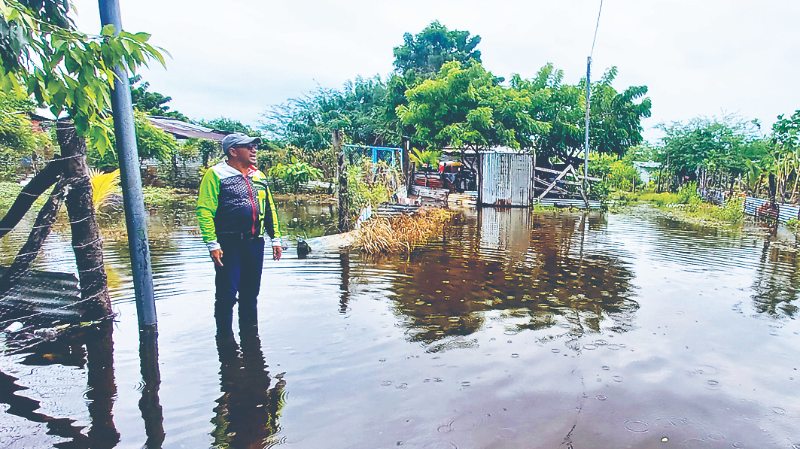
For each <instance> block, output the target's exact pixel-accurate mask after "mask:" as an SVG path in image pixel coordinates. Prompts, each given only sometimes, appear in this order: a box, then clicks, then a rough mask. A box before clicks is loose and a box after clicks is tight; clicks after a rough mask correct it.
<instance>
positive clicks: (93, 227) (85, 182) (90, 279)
mask: <svg viewBox="0 0 800 449" xmlns="http://www.w3.org/2000/svg"><path fill="white" fill-rule="evenodd" d="M56 135H57V137H58V144H59V146H60V147H61V154H62V156H64V157H69V159H66V164H65V167H64V177H65V179H66V180H68V181H69V183H70V190H69V193H67V200H66V203H67V213H68V215H69V220H70V227H71V229H72V249H73V251H75V262H76V263H77V266H78V277H79V280H80V287H81V300H82V301H84V302H85V307H84V310H85V312H84V313H85V318H86V319H89V320H96V319H100V318H104V317H106V316H109V315H111V300H110V298H109V296H108V286H107V284H106V271H105V266H104V264H103V241H102V239H101V238H100V229H99V228H98V226H97V220H96V219H95V214H94V205H93V204H92V184H91V181H90V180H89V167H88V166H87V165H86V141H85V140H84V139H83V138H82V137H80V136H78V135H77V134H76V132H75V127H74V126H73V125H72V123H71V122H67V121H64V120H59V121H58V122H57V123H56Z"/></svg>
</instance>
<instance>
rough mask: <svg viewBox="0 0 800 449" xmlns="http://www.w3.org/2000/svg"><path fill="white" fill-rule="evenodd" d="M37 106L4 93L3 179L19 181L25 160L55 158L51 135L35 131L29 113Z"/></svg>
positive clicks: (0, 107)
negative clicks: (17, 178) (22, 161)
mask: <svg viewBox="0 0 800 449" xmlns="http://www.w3.org/2000/svg"><path fill="white" fill-rule="evenodd" d="M33 106H34V105H33V103H32V102H31V101H30V100H28V99H25V98H19V97H16V96H14V95H13V94H12V93H7V92H2V91H0V180H6V181H12V180H16V177H17V173H18V171H19V170H20V168H21V164H20V162H21V160H22V159H23V158H31V161H33V160H34V159H35V158H44V157H47V156H50V155H51V152H52V142H51V139H50V136H49V135H48V134H47V133H45V132H41V131H37V130H36V129H34V128H33V125H32V124H31V121H30V120H29V114H31V113H32V112H33V110H34V107H33Z"/></svg>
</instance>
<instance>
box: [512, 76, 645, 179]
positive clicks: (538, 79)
mask: <svg viewBox="0 0 800 449" xmlns="http://www.w3.org/2000/svg"><path fill="white" fill-rule="evenodd" d="M616 76H617V68H616V67H611V68H610V69H609V70H608V71H606V73H605V74H604V75H603V77H602V78H600V80H599V81H596V82H594V83H592V105H591V116H590V126H589V133H590V139H591V148H592V150H593V151H596V152H600V153H608V154H616V155H618V156H622V155H623V154H624V153H625V151H627V149H628V148H630V147H632V146H635V145H639V144H640V143H641V142H642V140H643V139H642V135H641V132H642V126H641V119H642V118H646V117H649V116H650V108H651V101H650V99H649V98H647V97H645V95H646V94H647V87H646V86H631V87H628V88H626V89H625V90H623V91H622V92H619V91H617V90H616V88H614V87H613V82H614V80H615V79H616ZM563 79H564V72H563V71H562V70H557V69H555V68H554V67H553V65H552V64H547V65H545V66H544V67H542V68H541V69H540V70H539V72H538V73H537V75H536V76H535V77H533V78H532V79H530V80H525V79H522V78H521V77H519V76H517V75H515V76H514V77H512V79H511V86H512V88H514V89H517V90H520V91H521V92H523V93H525V94H526V95H528V96H530V97H531V98H532V105H533V108H532V109H531V110H530V113H531V114H532V115H533V117H534V119H535V120H537V121H539V122H543V123H546V124H547V125H548V126H547V127H543V128H539V129H538V130H536V132H535V133H534V136H533V141H534V146H535V147H536V151H537V156H538V157H539V158H540V159H541V160H546V159H547V158H551V157H556V158H558V159H560V160H562V161H565V162H569V163H572V164H573V165H574V164H577V163H580V153H581V152H582V151H583V146H584V132H585V131H584V126H585V125H584V121H585V114H586V100H585V89H586V80H585V79H584V80H582V81H581V82H580V83H578V84H576V85H569V84H564V82H563Z"/></svg>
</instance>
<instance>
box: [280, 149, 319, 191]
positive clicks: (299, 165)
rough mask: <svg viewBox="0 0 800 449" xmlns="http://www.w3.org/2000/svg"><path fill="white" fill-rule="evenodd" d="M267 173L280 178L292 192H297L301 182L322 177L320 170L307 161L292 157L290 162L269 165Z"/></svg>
mask: <svg viewBox="0 0 800 449" xmlns="http://www.w3.org/2000/svg"><path fill="white" fill-rule="evenodd" d="M267 174H268V175H269V176H270V177H271V178H276V179H279V180H281V181H282V182H283V183H284V184H286V185H287V186H288V188H289V190H290V191H292V192H297V190H298V189H299V187H300V185H301V184H305V183H307V182H308V181H319V180H320V179H322V170H320V169H318V168H316V167H313V166H311V164H309V163H307V162H301V161H298V160H297V159H296V158H294V157H293V158H292V163H291V164H282V163H280V162H279V163H278V164H277V165H275V166H273V167H271V168H270V169H269V171H268V172H267Z"/></svg>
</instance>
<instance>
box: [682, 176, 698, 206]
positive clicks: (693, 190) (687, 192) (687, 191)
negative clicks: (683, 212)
mask: <svg viewBox="0 0 800 449" xmlns="http://www.w3.org/2000/svg"><path fill="white" fill-rule="evenodd" d="M677 200H678V201H677V204H685V205H688V206H697V205H698V204H700V203H702V202H703V198H701V197H700V194H699V193H697V183H696V182H688V183H686V184H684V185H682V186H681V188H680V189H679V190H678V196H677Z"/></svg>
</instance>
